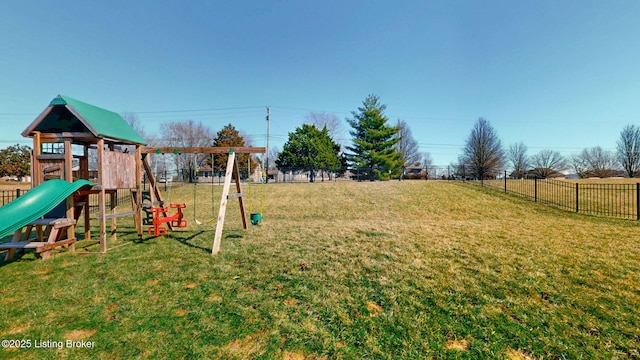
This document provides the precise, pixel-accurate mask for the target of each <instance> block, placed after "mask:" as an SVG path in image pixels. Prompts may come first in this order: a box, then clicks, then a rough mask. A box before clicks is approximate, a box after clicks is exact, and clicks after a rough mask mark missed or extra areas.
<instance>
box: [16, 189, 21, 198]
mask: <svg viewBox="0 0 640 360" xmlns="http://www.w3.org/2000/svg"><path fill="white" fill-rule="evenodd" d="M19 197H20V189H16V199H17V198H19Z"/></svg>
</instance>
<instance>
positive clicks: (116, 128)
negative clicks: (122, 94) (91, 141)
mask: <svg viewBox="0 0 640 360" xmlns="http://www.w3.org/2000/svg"><path fill="white" fill-rule="evenodd" d="M34 131H40V132H42V133H62V132H77V133H82V132H90V133H91V134H93V136H95V137H96V138H108V139H113V140H118V141H121V142H123V143H126V144H140V145H146V144H147V142H146V141H145V140H144V139H143V138H142V137H141V136H140V134H138V133H137V132H136V131H135V130H133V128H132V127H131V126H130V125H129V124H128V123H127V122H126V121H125V120H124V119H123V118H122V116H120V115H119V114H117V113H115V112H113V111H109V110H106V109H103V108H100V107H97V106H94V105H91V104H87V103H85V102H82V101H79V100H76V99H73V98H70V97H68V96H63V95H58V96H57V97H56V98H54V99H53V100H52V101H51V103H50V104H49V106H48V107H47V108H46V109H45V110H44V111H43V112H42V113H41V114H40V115H39V116H38V117H37V118H36V119H35V120H34V121H33V122H32V123H31V124H30V125H29V126H28V127H27V128H26V129H25V130H24V131H23V132H22V136H25V137H29V136H33V133H34Z"/></svg>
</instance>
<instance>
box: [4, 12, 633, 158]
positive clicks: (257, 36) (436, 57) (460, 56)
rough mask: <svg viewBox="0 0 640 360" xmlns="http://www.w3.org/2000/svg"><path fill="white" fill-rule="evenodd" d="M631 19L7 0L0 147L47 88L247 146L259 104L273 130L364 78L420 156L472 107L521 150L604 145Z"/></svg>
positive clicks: (615, 109)
mask: <svg viewBox="0 0 640 360" xmlns="http://www.w3.org/2000/svg"><path fill="white" fill-rule="evenodd" d="M639 18H640V1H635V0H634V1H619V0H613V1H588V0H585V1H562V0H555V1H545V0H536V1H526V0H525V1H463V0H453V1H371V0H369V1H349V0H342V1H332V0H328V1H293V0H290V1H244V2H236V1H195V0H194V1H159V0H157V1H123V0H112V1H99V0H96V1H64V0H63V1H57V2H51V1H31V0H20V1H18V0H15V1H13V0H12V1H10V2H8V3H6V4H4V6H3V11H2V13H0V49H2V52H1V54H2V56H0V84H1V86H0V123H1V124H2V125H3V128H4V131H2V132H0V147H5V146H8V145H11V144H14V143H17V142H19V143H24V144H30V140H29V139H24V138H22V137H21V135H20V133H21V131H22V130H24V128H26V127H27V126H28V125H29V123H31V121H33V119H34V118H35V117H36V116H37V115H38V114H39V113H40V112H41V111H42V110H43V109H44V108H45V107H46V106H47V105H48V103H49V102H50V101H51V99H53V98H54V97H55V96H56V95H57V94H64V95H67V96H71V97H73V98H76V99H79V100H82V101H85V102H88V103H91V104H94V105H97V106H101V107H104V108H107V109H109V110H112V111H116V112H134V113H137V114H138V118H139V119H140V121H141V122H142V124H143V125H144V127H145V130H146V131H147V132H152V133H153V132H157V131H158V127H159V124H160V123H162V122H167V121H181V120H186V119H193V120H196V121H202V122H203V123H205V124H206V125H208V126H209V127H210V128H211V129H212V130H214V131H217V130H219V129H221V128H222V127H223V126H224V125H225V124H227V123H232V124H234V125H235V126H236V127H237V128H238V129H240V130H241V131H242V132H244V133H245V134H247V135H248V136H249V137H250V139H251V141H252V143H253V145H255V146H265V144H266V121H265V115H266V109H265V107H266V106H267V105H269V106H271V108H272V110H271V114H272V126H271V134H272V146H280V147H281V146H282V144H283V143H284V142H285V141H286V139H287V134H288V132H290V131H293V130H294V129H295V128H296V127H297V126H300V124H301V123H302V122H303V121H304V118H305V115H306V114H308V113H309V112H310V111H325V112H329V113H334V114H336V115H337V116H338V117H339V118H340V119H342V120H344V119H345V118H347V117H350V112H351V111H354V110H356V109H357V108H358V107H359V106H361V104H362V101H363V100H364V98H365V97H366V96H367V95H368V94H372V93H373V94H376V95H378V96H379V97H380V100H381V102H382V103H384V104H386V105H387V111H386V115H387V116H388V117H389V118H390V120H391V122H392V123H395V121H396V120H397V119H398V118H401V119H403V120H405V121H406V122H407V123H408V124H409V126H410V127H411V130H412V132H413V135H414V137H415V138H416V140H417V141H418V143H419V144H420V149H421V151H425V152H430V153H431V155H432V157H433V160H434V163H435V164H442V165H446V164H448V163H450V162H452V161H456V159H457V156H458V154H460V148H461V146H462V145H463V144H464V142H465V139H466V137H467V136H468V134H469V132H470V130H471V128H472V126H473V124H474V122H475V121H476V120H477V119H478V117H481V116H482V117H485V118H487V119H488V120H489V121H490V122H491V124H492V125H493V127H494V128H495V130H496V131H497V133H498V135H499V136H500V138H501V139H502V142H503V144H504V145H505V146H508V145H509V144H512V143H515V142H519V141H523V142H524V143H525V144H526V145H527V146H528V147H529V152H530V154H533V153H536V152H538V151H539V150H541V149H545V148H550V149H554V150H558V151H561V152H562V153H564V154H572V153H577V152H579V151H580V150H581V149H583V148H586V147H592V146H598V145H599V146H602V147H603V148H605V149H611V150H613V149H614V148H615V143H616V140H617V139H618V137H619V134H620V131H621V130H622V128H623V127H624V126H625V125H627V124H640V65H639V64H640V40H639V39H640V21H638V19H639ZM195 110H197V111H195ZM344 128H345V130H348V125H347V124H346V122H344ZM338 140H339V141H340V142H342V143H343V144H346V143H347V142H348V141H349V135H348V133H346V131H345V134H344V135H343V136H342V137H341V139H338Z"/></svg>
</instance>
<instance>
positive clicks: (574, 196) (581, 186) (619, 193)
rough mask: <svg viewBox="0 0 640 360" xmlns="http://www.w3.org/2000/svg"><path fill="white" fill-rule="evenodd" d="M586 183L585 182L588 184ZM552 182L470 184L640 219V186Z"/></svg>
mask: <svg viewBox="0 0 640 360" xmlns="http://www.w3.org/2000/svg"><path fill="white" fill-rule="evenodd" d="M587 181H588V182H587ZM587 181H580V180H575V181H573V180H555V179H538V178H535V177H534V178H528V179H527V178H525V179H510V178H508V177H507V176H505V177H503V178H502V179H495V180H472V181H468V182H469V183H471V184H477V185H480V186H483V187H489V188H493V189H496V190H499V191H502V192H505V193H510V194H515V195H519V196H522V197H524V198H527V199H530V200H532V201H536V202H540V203H544V204H548V205H551V206H555V207H558V208H560V209H563V210H567V211H572V212H577V213H583V214H589V215H597V216H606V217H613V218H620V219H632V220H640V206H638V204H640V183H629V182H626V183H615V182H613V181H612V182H610V183H609V182H601V183H597V182H592V181H589V180H587Z"/></svg>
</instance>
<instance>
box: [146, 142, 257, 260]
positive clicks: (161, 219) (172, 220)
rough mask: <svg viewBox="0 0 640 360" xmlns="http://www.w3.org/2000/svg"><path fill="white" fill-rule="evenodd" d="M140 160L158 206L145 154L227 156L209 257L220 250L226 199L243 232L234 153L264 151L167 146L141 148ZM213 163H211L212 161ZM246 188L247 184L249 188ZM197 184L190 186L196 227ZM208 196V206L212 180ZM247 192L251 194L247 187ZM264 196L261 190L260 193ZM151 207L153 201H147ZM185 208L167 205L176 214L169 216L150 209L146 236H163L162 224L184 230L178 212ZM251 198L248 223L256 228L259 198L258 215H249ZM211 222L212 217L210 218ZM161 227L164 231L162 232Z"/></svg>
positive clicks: (184, 222)
mask: <svg viewBox="0 0 640 360" xmlns="http://www.w3.org/2000/svg"><path fill="white" fill-rule="evenodd" d="M141 152H142V158H143V161H142V162H143V167H144V171H145V172H146V173H147V177H148V178H149V184H150V185H151V188H152V192H151V193H152V197H154V196H155V198H156V199H157V200H158V203H160V204H162V203H163V201H162V195H161V194H160V191H159V189H158V187H157V186H156V181H155V178H154V176H153V172H152V171H151V167H150V165H149V159H148V156H147V155H148V154H153V153H156V154H165V153H173V154H211V155H212V159H213V154H228V155H229V158H228V160H227V168H226V171H225V177H224V185H223V188H222V194H221V197H220V206H219V207H218V217H217V224H216V231H215V236H214V240H213V247H212V250H211V253H212V254H213V255H215V254H217V253H218V252H219V251H220V244H221V241H222V228H223V226H224V219H225V215H226V211H227V204H228V200H230V199H238V202H239V205H240V215H241V217H242V225H243V228H244V229H245V230H246V229H247V228H248V227H247V218H246V215H245V210H244V201H243V198H244V196H243V193H242V186H241V184H240V172H239V170H238V161H237V159H236V154H256V153H265V152H266V148H264V147H235V148H234V147H180V148H169V147H144V148H142V151H141ZM212 163H213V162H212ZM232 178H235V183H236V193H235V194H229V190H230V188H231V179H232ZM249 186H250V185H249ZM196 187H197V181H196V183H194V222H195V223H196V224H198V225H200V224H202V222H201V221H199V220H198V219H197V218H196V211H195V210H197V194H196ZM211 187H212V189H211V194H212V203H213V180H212V184H211ZM249 191H251V189H250V187H249ZM262 192H263V193H264V189H263V190H262ZM151 203H152V204H153V203H154V202H153V199H152V201H151ZM185 207H186V205H185V204H177V205H176V204H170V207H169V208H175V209H176V211H177V212H176V213H175V214H173V215H171V216H169V215H168V211H169V210H168V208H167V207H163V206H160V207H152V210H151V212H152V213H153V214H154V220H153V226H152V227H150V228H149V229H148V232H149V234H151V233H152V232H153V235H155V236H160V235H166V233H167V228H166V227H164V225H162V224H167V227H168V228H169V229H170V230H173V229H174V227H186V226H187V220H186V219H184V213H183V212H182V209H184V208H185ZM211 211H212V216H213V213H214V209H213V205H212V210H211ZM252 211H253V199H252V198H251V197H250V201H249V212H250V214H251V223H252V224H253V225H258V224H259V223H260V222H261V221H262V198H261V199H260V212H259V213H253V212H252ZM211 220H213V218H212V219H211ZM163 228H164V229H163Z"/></svg>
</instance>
